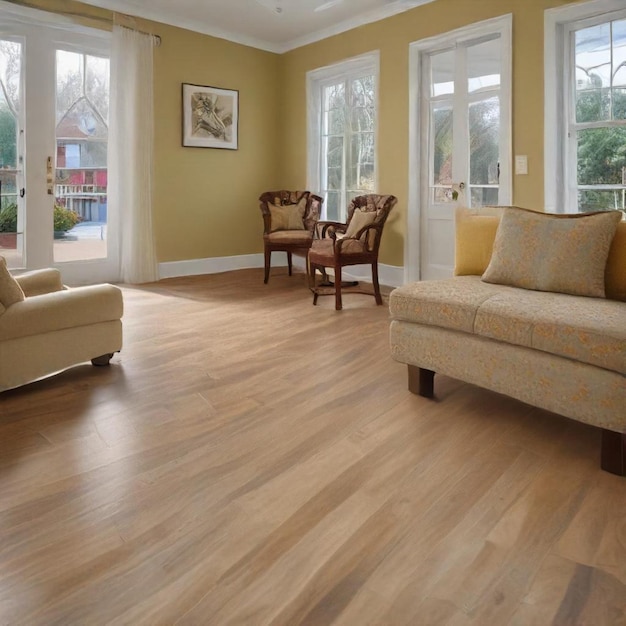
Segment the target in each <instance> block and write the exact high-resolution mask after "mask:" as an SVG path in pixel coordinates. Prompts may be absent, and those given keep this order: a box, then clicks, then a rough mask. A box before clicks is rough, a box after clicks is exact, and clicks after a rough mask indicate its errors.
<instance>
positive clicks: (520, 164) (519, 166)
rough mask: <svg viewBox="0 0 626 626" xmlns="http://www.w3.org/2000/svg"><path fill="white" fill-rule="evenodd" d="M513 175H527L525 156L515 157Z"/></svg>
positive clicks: (526, 159) (526, 158)
mask: <svg viewBox="0 0 626 626" xmlns="http://www.w3.org/2000/svg"><path fill="white" fill-rule="evenodd" d="M515 173H516V174H519V175H524V174H528V157H527V156H526V155H525V154H516V155H515Z"/></svg>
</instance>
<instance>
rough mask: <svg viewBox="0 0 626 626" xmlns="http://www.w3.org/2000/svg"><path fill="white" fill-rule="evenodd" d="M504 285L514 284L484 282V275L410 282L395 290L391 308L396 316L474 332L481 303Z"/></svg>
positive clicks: (420, 322)
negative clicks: (481, 278) (482, 278)
mask: <svg viewBox="0 0 626 626" xmlns="http://www.w3.org/2000/svg"><path fill="white" fill-rule="evenodd" d="M502 289H513V287H508V288H507V287H502V286H501V285H491V284H489V283H483V282H481V280H480V276H457V277H456V278H450V279H446V280H425V281H422V282H417V283H409V284H407V285H403V286H402V287H398V288H397V289H394V290H393V291H392V292H391V295H390V296H389V312H390V313H391V316H392V317H393V318H394V319H398V320H405V321H407V322H416V323H418V324H430V325H431V326H439V327H441V328H451V329H453V330H461V331H464V332H466V333H472V332H474V320H475V318H476V311H478V307H479V306H480V305H481V304H482V303H483V302H485V301H486V300H488V299H489V298H491V297H492V296H493V295H495V294H497V293H499V292H500V291H501V290H502Z"/></svg>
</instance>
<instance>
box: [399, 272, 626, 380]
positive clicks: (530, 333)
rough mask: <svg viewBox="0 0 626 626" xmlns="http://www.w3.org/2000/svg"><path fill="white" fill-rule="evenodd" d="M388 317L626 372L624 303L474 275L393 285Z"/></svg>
mask: <svg viewBox="0 0 626 626" xmlns="http://www.w3.org/2000/svg"><path fill="white" fill-rule="evenodd" d="M389 308H390V312H391V315H392V317H394V318H395V319H401V320H405V321H409V322H416V323H419V324H428V325H431V326H438V327H440V328H450V329H453V330H458V331H462V332H466V333H472V334H475V335H480V336H482V337H486V338H490V339H495V340H498V341H502V342H505V343H509V344H514V345H519V346H525V347H528V348H534V349H537V350H541V351H543V352H548V353H550V354H555V355H558V356H562V357H565V358H569V359H572V360H575V361H580V362H583V363H588V364H589V365H595V366H597V367H601V368H604V369H607V370H612V371H615V372H619V373H621V374H623V375H626V304H624V303H623V302H615V301H611V300H605V299H602V298H588V297H582V296H571V295H565V294H559V293H551V292H541V291H531V290H525V289H521V288H516V287H508V286H502V285H492V284H489V283H484V282H481V281H480V278H479V277H477V276H457V277H456V278H453V279H449V280H436V281H424V282H420V283H412V284H409V285H405V286H403V287H400V288H398V289H396V290H394V291H393V292H392V294H391V296H390V300H389Z"/></svg>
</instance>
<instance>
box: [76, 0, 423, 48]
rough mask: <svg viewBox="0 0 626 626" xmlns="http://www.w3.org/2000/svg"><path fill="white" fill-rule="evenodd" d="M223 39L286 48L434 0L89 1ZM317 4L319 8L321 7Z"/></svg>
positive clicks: (84, 0) (96, 4) (301, 44)
mask: <svg viewBox="0 0 626 626" xmlns="http://www.w3.org/2000/svg"><path fill="white" fill-rule="evenodd" d="M83 2H86V3H87V4H92V5H95V6H99V7H104V8H107V9H111V10H113V11H117V12H119V13H126V14H129V15H135V16H137V17H143V18H146V19H150V20H154V21H157V22H164V23H166V24H173V25H174V26H180V27H182V28H187V29H189V30H194V31H197V32H200V33H204V34H207V35H213V36H216V37H220V38H222V39H228V40H230V41H235V42H237V43H242V44H245V45H249V46H253V47H255V48H260V49H261V50H268V51H270V52H286V51H287V50H292V49H293V48H297V47H299V46H303V45H306V44H308V43H312V42H314V41H319V40H320V39H324V38H326V37H330V36H331V35H336V34H339V33H342V32H344V31H346V30H350V29H351V28H355V27H356V26H360V25H362V24H367V23H369V22H375V21H378V20H381V19H383V18H385V17H389V16H391V15H395V14H396V13H402V12H403V11H408V10H409V9H412V8H414V7H416V6H419V5H422V4H427V3H429V2H434V0H83ZM316 9H317V10H316Z"/></svg>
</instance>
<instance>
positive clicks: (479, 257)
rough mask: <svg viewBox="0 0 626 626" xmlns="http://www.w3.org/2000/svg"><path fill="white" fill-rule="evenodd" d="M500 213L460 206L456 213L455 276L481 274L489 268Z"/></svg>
mask: <svg viewBox="0 0 626 626" xmlns="http://www.w3.org/2000/svg"><path fill="white" fill-rule="evenodd" d="M499 223H500V215H496V214H493V215H482V214H480V213H479V212H476V211H473V210H470V209H467V208H459V209H457V211H456V215H455V225H456V235H455V251H454V275H455V276H468V275H470V276H481V275H482V273H483V272H484V271H485V270H486V269H487V266H488V265H489V261H490V260H491V253H492V251H493V242H494V240H495V238H496V231H497V230H498V224H499Z"/></svg>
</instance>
